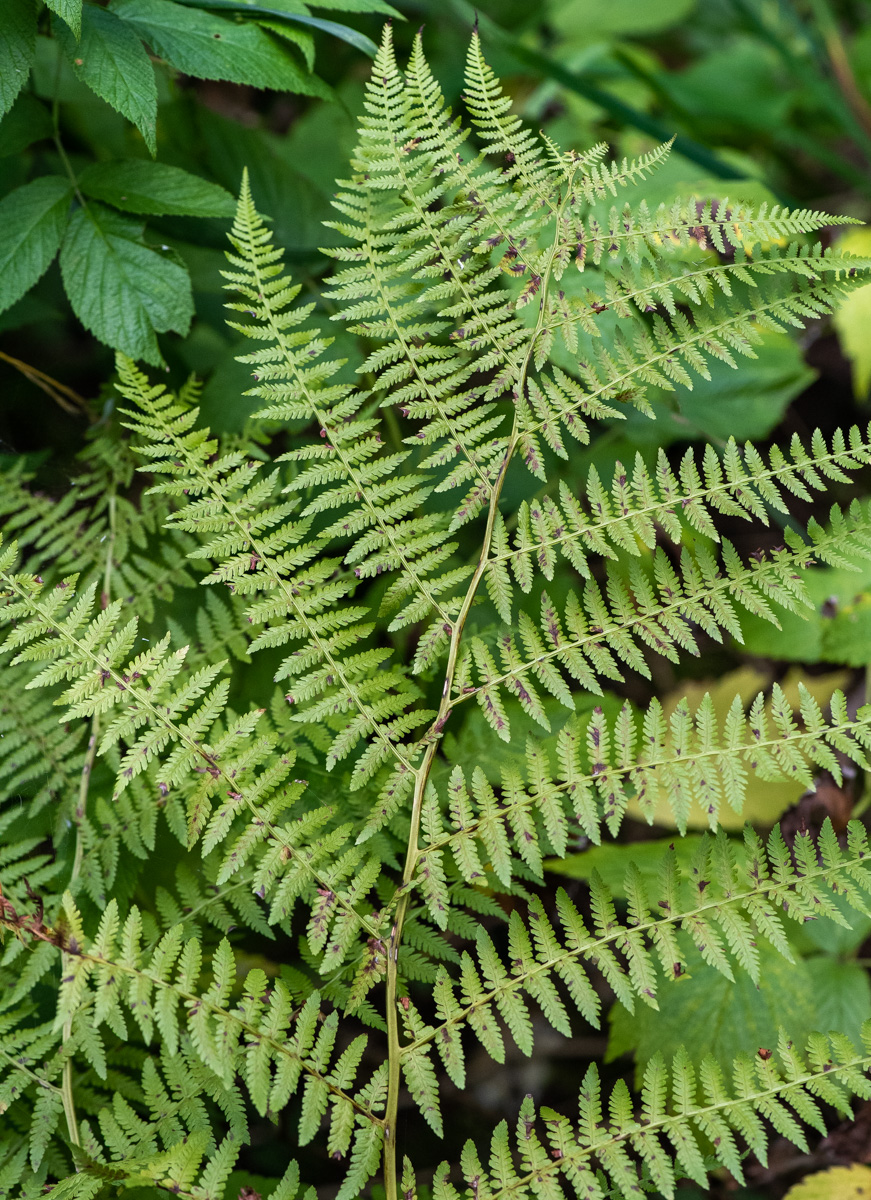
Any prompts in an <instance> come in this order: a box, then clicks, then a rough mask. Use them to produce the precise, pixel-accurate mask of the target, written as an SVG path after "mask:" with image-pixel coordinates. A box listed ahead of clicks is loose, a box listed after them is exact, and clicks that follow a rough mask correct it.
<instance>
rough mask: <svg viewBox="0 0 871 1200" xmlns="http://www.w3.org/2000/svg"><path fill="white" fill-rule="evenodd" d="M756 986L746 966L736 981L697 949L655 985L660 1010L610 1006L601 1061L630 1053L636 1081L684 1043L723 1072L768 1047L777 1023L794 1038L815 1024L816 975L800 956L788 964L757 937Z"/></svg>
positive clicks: (799, 1039) (695, 1055) (774, 1041)
mask: <svg viewBox="0 0 871 1200" xmlns="http://www.w3.org/2000/svg"><path fill="white" fill-rule="evenodd" d="M759 958H760V967H761V977H760V981H759V987H758V988H757V987H756V985H755V984H754V983H753V980H752V979H751V978H750V976H749V975H748V974H747V972H746V971H740V970H736V971H735V982H734V983H733V982H732V981H731V980H729V979H727V978H726V977H725V975H721V974H720V973H719V972H718V971H714V970H712V969H711V968H710V967H708V966H707V965H706V964H705V963H704V962H703V961H702V957H701V955H700V954H699V953H698V951H697V950H695V949H691V950H690V952H689V953H688V955H687V962H688V970H687V972H686V974H685V975H683V976H682V977H681V978H680V979H678V980H676V981H675V982H674V983H668V984H666V983H664V982H662V984H661V986H660V987H659V989H658V990H657V1001H658V1003H659V1011H656V1010H655V1009H652V1008H648V1007H647V1005H639V1006H638V1007H637V1008H636V1010H635V1013H634V1014H632V1013H630V1012H628V1011H627V1010H626V1009H625V1008H624V1007H623V1006H622V1005H620V1004H615V1005H614V1007H613V1009H612V1010H611V1014H610V1021H611V1033H610V1036H609V1039H608V1051H607V1058H608V1060H609V1061H610V1060H612V1059H615V1058H618V1057H619V1056H620V1055H621V1054H626V1053H630V1052H631V1053H634V1055H635V1074H636V1080H637V1081H638V1083H639V1084H640V1081H641V1077H642V1075H643V1073H644V1068H645V1066H646V1065H647V1063H648V1062H649V1061H650V1059H651V1058H652V1057H653V1056H654V1055H655V1054H656V1053H657V1052H659V1053H661V1054H662V1055H663V1057H664V1058H666V1059H671V1057H672V1056H673V1055H674V1054H675V1053H676V1052H677V1050H678V1049H679V1047H681V1046H685V1047H686V1048H687V1051H688V1052H689V1054H690V1057H691V1058H694V1059H696V1060H697V1061H698V1060H699V1059H701V1058H702V1057H703V1056H704V1055H706V1054H710V1055H711V1056H712V1057H713V1058H715V1059H716V1060H717V1061H718V1062H719V1063H720V1064H721V1065H722V1066H723V1069H724V1070H725V1071H726V1072H727V1073H728V1072H730V1071H731V1067H732V1062H733V1061H734V1058H735V1055H736V1054H737V1053H738V1051H741V1050H743V1051H746V1052H747V1053H748V1054H756V1052H757V1051H758V1050H759V1048H760V1047H762V1048H764V1049H769V1050H770V1049H773V1048H774V1047H775V1046H776V1045H777V1037H778V1032H779V1030H780V1028H781V1027H783V1028H784V1029H786V1030H787V1032H788V1033H789V1035H790V1037H791V1038H793V1040H794V1041H795V1042H796V1043H800V1042H802V1041H803V1040H804V1038H805V1036H806V1034H807V1033H809V1032H811V1031H812V1030H814V1029H816V1028H817V1025H816V1021H815V996H814V988H815V984H816V980H815V979H814V977H813V975H812V974H811V972H810V971H809V970H808V965H807V963H806V962H804V961H803V960H801V959H799V960H797V961H796V962H794V963H789V962H787V961H786V959H785V958H781V956H780V955H779V954H778V953H777V952H776V951H775V950H772V949H771V947H770V946H769V945H768V943H767V942H765V941H760V944H759Z"/></svg>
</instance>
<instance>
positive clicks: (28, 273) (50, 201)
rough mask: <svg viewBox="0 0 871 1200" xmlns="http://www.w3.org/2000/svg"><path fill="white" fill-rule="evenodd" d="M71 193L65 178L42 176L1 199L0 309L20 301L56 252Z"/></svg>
mask: <svg viewBox="0 0 871 1200" xmlns="http://www.w3.org/2000/svg"><path fill="white" fill-rule="evenodd" d="M71 192H72V188H71V186H70V183H69V181H68V180H67V179H64V178H62V177H61V176H60V175H43V176H42V177H41V178H39V179H34V180H33V181H32V182H31V183H26V184H24V186H23V187H20V188H16V189H15V191H13V192H10V193H9V195H8V196H5V197H4V199H3V200H0V311H3V310H4V309H7V308H9V306H10V305H12V304H14V303H15V302H16V300H20V299H21V297H22V296H23V295H24V293H25V292H27V291H28V290H29V289H30V288H32V287H33V285H34V284H35V283H36V281H37V280H38V279H39V278H40V277H41V276H42V275H43V274H44V273H45V271H46V270H47V269H48V265H49V263H50V262H51V260H52V259H53V258H54V256H55V255H56V254H57V251H58V247H59V246H60V243H61V238H62V237H63V232H64V226H65V225H66V223H67V213H68V212H69V205H70V194H71Z"/></svg>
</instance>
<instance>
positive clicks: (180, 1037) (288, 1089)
mask: <svg viewBox="0 0 871 1200" xmlns="http://www.w3.org/2000/svg"><path fill="white" fill-rule="evenodd" d="M0 923H2V924H3V925H5V926H6V927H7V928H10V929H12V930H14V931H15V932H17V933H19V934H22V935H27V936H30V937H31V938H34V939H37V940H39V941H42V942H43V943H45V944H48V945H50V946H52V947H53V948H56V949H57V951H59V952H60V953H61V954H62V955H63V964H64V966H63V978H62V981H61V987H60V992H59V998H58V1008H57V1014H56V1017H55V1029H56V1030H57V1029H60V1028H61V1027H62V1026H67V1027H68V1028H69V1029H70V1030H71V1034H70V1037H71V1039H72V1047H74V1048H75V1050H76V1051H77V1052H78V1053H79V1054H80V1055H81V1056H82V1057H83V1058H84V1059H85V1061H86V1062H87V1063H88V1064H89V1065H90V1067H92V1068H93V1070H94V1071H95V1072H96V1073H97V1075H98V1076H100V1077H102V1078H105V1075H106V1070H107V1063H106V1050H105V1045H104V1033H103V1030H104V1029H105V1032H106V1034H107V1035H108V1034H112V1035H114V1036H115V1037H118V1038H121V1039H122V1040H126V1038H127V1036H128V1021H127V1017H128V1015H129V1016H130V1017H131V1018H132V1020H133V1022H134V1023H135V1025H136V1026H137V1027H138V1030H139V1032H140V1034H141V1036H142V1038H143V1040H144V1041H145V1042H146V1044H147V1043H149V1042H150V1041H151V1040H152V1038H153V1036H154V1033H155V1030H157V1031H158V1032H159V1033H160V1037H161V1041H162V1044H163V1046H164V1048H165V1050H166V1052H167V1054H168V1055H169V1056H170V1057H172V1056H173V1055H175V1054H176V1053H178V1051H179V1049H180V1047H181V1046H182V1045H184V1046H186V1047H188V1048H189V1049H190V1050H192V1051H193V1053H194V1055H195V1056H196V1057H197V1058H198V1059H199V1060H200V1061H201V1062H202V1063H203V1064H204V1066H205V1067H206V1068H208V1070H209V1071H210V1072H212V1073H213V1074H214V1075H215V1076H216V1077H217V1079H219V1080H220V1081H221V1082H222V1083H223V1084H224V1086H225V1087H228V1088H230V1087H232V1086H233V1085H234V1081H235V1079H236V1078H237V1076H238V1077H239V1078H240V1079H241V1081H242V1083H243V1084H244V1086H245V1088H246V1090H247V1092H248V1095H249V1096H250V1099H251V1102H252V1103H253V1105H254V1107H255V1109H256V1110H257V1111H258V1112H259V1113H260V1114H261V1115H265V1114H267V1113H278V1112H280V1111H281V1110H282V1109H283V1108H284V1106H285V1105H286V1103H287V1101H288V1099H289V1098H290V1097H291V1096H292V1095H294V1094H295V1093H296V1091H297V1089H298V1088H300V1087H301V1089H302V1110H301V1115H300V1120H299V1130H298V1136H299V1142H300V1144H301V1145H305V1144H306V1143H307V1142H309V1141H311V1139H312V1138H313V1137H314V1136H315V1134H316V1133H317V1131H318V1129H319V1128H320V1125H321V1122H322V1120H323V1119H324V1117H325V1116H326V1117H327V1119H328V1125H329V1140H328V1145H329V1150H330V1153H332V1154H335V1155H337V1156H338V1157H340V1158H344V1157H345V1156H347V1155H349V1154H350V1156H351V1160H352V1166H351V1170H350V1171H349V1174H348V1176H347V1177H346V1182H345V1186H344V1190H343V1192H342V1195H343V1196H348V1197H351V1196H354V1195H356V1192H355V1189H356V1188H357V1187H359V1186H360V1185H361V1184H362V1183H363V1182H365V1180H366V1179H368V1178H369V1176H371V1174H372V1173H373V1172H374V1170H375V1168H376V1167H377V1164H378V1161H379V1157H380V1147H381V1139H382V1136H383V1122H382V1120H381V1117H380V1115H379V1114H380V1111H381V1110H382V1109H383V1091H384V1081H383V1078H382V1076H383V1071H382V1070H381V1069H379V1071H378V1072H376V1074H375V1075H374V1076H372V1077H371V1078H370V1079H368V1080H367V1081H365V1082H363V1083H361V1082H360V1081H359V1080H358V1070H359V1066H360V1060H361V1058H362V1055H363V1051H364V1049H365V1046H366V1038H365V1036H363V1035H361V1036H360V1037H358V1038H356V1039H355V1040H354V1041H353V1042H351V1044H350V1045H349V1046H347V1047H346V1048H345V1049H344V1050H343V1051H342V1052H341V1054H338V1055H335V1054H334V1046H335V1041H336V1032H337V1029H338V1013H336V1012H335V1011H334V1012H332V1013H330V1014H329V1015H328V1016H326V1017H325V1019H321V1014H320V998H319V996H318V995H317V993H312V995H311V996H310V997H309V999H308V1000H307V1001H306V1003H305V1004H304V1005H303V1007H302V1009H301V1010H300V1011H299V1012H296V1013H295V1012H294V1009H293V1003H292V1000H291V997H290V994H289V992H288V990H287V988H286V987H285V986H284V985H283V984H282V983H281V981H279V980H273V981H270V980H268V978H267V976H266V975H265V974H264V972H263V971H262V970H260V969H259V968H255V969H254V970H251V971H249V972H248V974H247V976H246V978H245V984H244V989H243V994H242V997H241V999H240V1000H239V1001H238V1003H236V1004H233V1003H231V993H232V991H233V987H234V983H235V979H236V964H235V959H234V956H233V952H232V950H231V948H230V945H229V942H227V941H226V939H225V940H222V941H221V943H220V944H219V946H218V948H217V949H216V951H215V952H214V954H213V955H212V959H211V964H210V965H211V976H212V978H211V983H210V985H209V987H208V988H206V989H202V988H201V987H200V982H199V981H200V976H201V973H202V970H203V951H202V946H201V944H200V942H199V940H198V939H196V938H191V939H189V940H187V941H185V940H184V937H183V928H182V927H181V926H174V927H173V928H172V929H170V930H169V931H168V932H167V933H166V934H164V935H163V937H162V938H161V939H160V941H159V942H158V943H157V945H156V946H155V947H154V948H153V949H152V950H151V952H150V953H149V954H147V955H146V953H145V951H144V947H143V933H142V919H141V916H140V913H139V910H138V909H137V908H135V907H131V909H130V911H129V913H128V915H127V917H126V919H125V920H124V922H123V925H122V924H121V921H120V918H119V912H118V906H117V904H116V903H115V901H114V900H113V901H110V903H109V904H108V906H107V907H106V910H105V912H104V914H103V917H102V918H101V921H100V925H99V928H98V930H97V932H96V934H95V935H94V937H93V938H88V937H86V936H85V934H84V931H83V929H82V922H81V917H80V915H79V913H78V910H77V909H76V907H75V904H74V902H73V899H72V897H71V896H70V895H69V894H67V895H66V896H65V898H64V906H63V912H62V913H61V914H60V915H59V917H58V920H57V922H56V924H55V926H54V927H53V928H47V927H45V926H44V925H43V924H42V922H41V919H40V916H39V914H35V915H33V916H24V915H22V914H20V913H18V912H17V910H15V909H14V908H13V907H12V906H11V905H10V904H9V903H8V902H5V901H4V902H3V907H2V916H0ZM70 1049H71V1047H70V1046H68V1047H67V1051H68V1052H69V1050H70ZM12 1069H13V1072H14V1071H15V1070H16V1067H15V1064H13V1068H12ZM58 1115H59V1110H58ZM352 1143H353V1145H352Z"/></svg>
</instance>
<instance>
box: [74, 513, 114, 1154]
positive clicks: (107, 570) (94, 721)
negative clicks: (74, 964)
mask: <svg viewBox="0 0 871 1200" xmlns="http://www.w3.org/2000/svg"><path fill="white" fill-rule="evenodd" d="M115 517H116V504H115V493H114V492H112V493H111V494H110V496H109V532H108V533H107V534H106V539H107V542H108V545H107V546H106V562H105V567H104V570H103V591H102V593H101V595H100V605H101V607H102V608H106V607H107V605H108V604H109V595H110V591H111V585H112V567H113V561H112V560H113V554H114V550H115V535H116V525H115ZM99 735H100V714H99V713H94V715H93V717H92V718H91V730H90V736H89V738H88V749H87V752H86V754H85V761H84V763H83V764H82V773H81V776H80V778H79V797H78V801H77V803H76V810H75V817H74V819H75V825H76V852H75V855H74V856H73V866H72V870H71V871H70V879H69V888H70V891H72V889H73V885H74V884H75V882H76V880H77V879H78V878H79V875H80V874H81V870H82V860H83V859H84V856H85V838H84V824H85V813H86V811H87V804H88V789H89V788H90V785H91V772H92V770H93V768H94V760H95V759H96V757H97V739H98V737H99ZM72 1032H73V1022H72V1018H70V1020H68V1021H67V1022H66V1023H65V1024H64V1027H63V1041H64V1045H66V1043H67V1042H68V1041H69V1040H70V1038H71V1037H72ZM61 1094H62V1098H63V1107H64V1116H65V1118H66V1123H67V1131H68V1133H69V1135H70V1141H71V1142H72V1143H73V1145H74V1146H80V1145H81V1144H82V1143H81V1138H80V1136H79V1125H78V1121H77V1120H76V1104H75V1097H74V1096H73V1062H72V1057H69V1058H67V1060H66V1062H65V1063H64V1069H63V1077H62V1080H61ZM76 1170H78V1167H76Z"/></svg>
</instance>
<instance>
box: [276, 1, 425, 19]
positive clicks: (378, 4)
mask: <svg viewBox="0 0 871 1200" xmlns="http://www.w3.org/2000/svg"><path fill="white" fill-rule="evenodd" d="M291 3H293V0H291ZM307 7H308V8H328V9H331V10H332V11H333V12H349V13H381V14H382V15H383V16H385V17H399V19H400V20H402V19H403V16H402V13H401V12H400V11H399V9H397V8H394V7H393V5H392V4H387V3H386V2H385V0H323V3H319V0H313V2H312V0H308V4H307Z"/></svg>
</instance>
